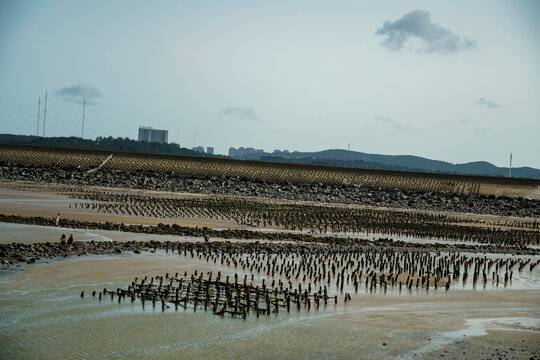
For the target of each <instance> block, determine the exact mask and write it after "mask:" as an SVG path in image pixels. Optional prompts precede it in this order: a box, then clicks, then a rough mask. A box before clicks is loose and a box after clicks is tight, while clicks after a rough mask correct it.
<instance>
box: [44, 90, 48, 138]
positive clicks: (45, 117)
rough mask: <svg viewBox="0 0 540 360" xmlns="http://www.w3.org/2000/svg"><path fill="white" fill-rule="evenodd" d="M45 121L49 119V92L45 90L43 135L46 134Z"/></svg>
mask: <svg viewBox="0 0 540 360" xmlns="http://www.w3.org/2000/svg"><path fill="white" fill-rule="evenodd" d="M45 121H47V92H46V91H45V109H44V110H43V136H45Z"/></svg>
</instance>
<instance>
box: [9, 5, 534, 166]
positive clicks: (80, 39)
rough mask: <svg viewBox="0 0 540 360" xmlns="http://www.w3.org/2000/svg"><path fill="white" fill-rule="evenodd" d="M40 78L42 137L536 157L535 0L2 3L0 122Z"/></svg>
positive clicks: (17, 115) (25, 102)
mask: <svg viewBox="0 0 540 360" xmlns="http://www.w3.org/2000/svg"><path fill="white" fill-rule="evenodd" d="M45 91H48V104H47V110H48V114H47V124H46V135H48V136H53V135H55V136H71V135H75V136H80V134H81V117H82V99H83V98H86V100H87V104H88V106H87V107H86V115H87V116H86V127H85V134H84V135H85V137H86V138H96V137H97V136H109V135H111V136H114V137H118V136H121V137H130V138H136V137H137V129H138V127H139V125H145V126H153V127H155V128H163V129H168V130H169V140H170V141H174V142H176V141H177V139H178V142H179V143H180V144H181V145H182V146H185V147H190V148H191V147H193V146H194V145H203V146H205V147H206V146H214V147H215V148H216V152H218V153H223V154H226V153H227V151H228V148H229V147H230V146H234V147H239V146H245V147H247V146H252V147H257V148H263V149H264V150H266V151H273V150H274V149H282V150H283V149H288V150H291V151H292V150H299V151H317V150H324V149H328V148H344V149H346V148H347V146H348V144H350V147H351V150H356V151H362V152H368V153H381V154H412V155H419V156H424V157H428V158H432V159H438V160H445V161H450V162H453V163H462V162H469V161H476V160H486V161H490V162H492V163H494V164H496V165H499V166H501V165H504V166H507V164H508V157H509V153H510V152H513V153H514V165H515V166H533V167H537V168H540V1H535V0H531V1H520V0H514V1H496V0H487V1H470V0H467V1H433V0H429V1H401V0H396V1H335V0H334V1H313V0H307V1H290V0H287V1H266V2H262V1H261V2H259V1H170V2H166V1H159V2H153V1H132V0H130V1H109V0H107V1H99V0H92V1H55V0H47V1H30V0H25V1H19V0H0V133H16V134H35V133H36V124H37V107H38V98H39V97H40V96H41V98H42V99H41V100H42V105H43V97H44V95H45ZM42 109H43V107H42ZM41 126H42V125H40V127H41ZM41 131H42V130H40V132H41ZM195 134H196V135H195Z"/></svg>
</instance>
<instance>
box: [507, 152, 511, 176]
mask: <svg viewBox="0 0 540 360" xmlns="http://www.w3.org/2000/svg"><path fill="white" fill-rule="evenodd" d="M508 177H509V178H511V177H512V153H510V167H509V168H508Z"/></svg>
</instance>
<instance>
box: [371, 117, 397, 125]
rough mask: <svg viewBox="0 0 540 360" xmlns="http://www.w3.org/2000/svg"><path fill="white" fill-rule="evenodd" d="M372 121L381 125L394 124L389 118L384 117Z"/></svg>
mask: <svg viewBox="0 0 540 360" xmlns="http://www.w3.org/2000/svg"><path fill="white" fill-rule="evenodd" d="M373 120H375V121H377V122H380V123H383V124H391V123H393V122H394V120H392V119H390V118H389V117H384V116H377V117H375V119H373Z"/></svg>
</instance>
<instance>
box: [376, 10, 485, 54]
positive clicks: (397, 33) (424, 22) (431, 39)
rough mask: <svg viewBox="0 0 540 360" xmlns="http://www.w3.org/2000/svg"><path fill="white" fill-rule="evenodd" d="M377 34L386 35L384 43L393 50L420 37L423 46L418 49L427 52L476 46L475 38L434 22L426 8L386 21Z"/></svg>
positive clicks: (450, 50)
mask: <svg viewBox="0 0 540 360" xmlns="http://www.w3.org/2000/svg"><path fill="white" fill-rule="evenodd" d="M375 34H376V35H381V36H386V39H385V40H384V41H383V45H384V46H385V47H386V48H387V49H388V50H391V51H399V50H401V49H402V48H403V46H404V45H405V43H406V42H407V40H409V39H410V38H417V39H420V40H421V41H422V43H423V47H421V48H420V49H418V50H419V51H420V52H425V53H433V52H443V53H451V52H458V51H461V50H465V49H469V48H472V47H474V46H475V42H474V41H473V40H471V39H468V38H466V37H463V38H462V37H460V36H458V35H456V34H454V33H453V32H451V31H450V30H448V29H445V28H443V27H442V26H440V25H439V24H436V23H434V22H432V21H431V14H430V13H429V12H428V11H424V10H415V11H411V12H410V13H407V14H405V15H403V16H402V17H401V18H400V19H398V20H396V21H385V22H384V23H383V25H382V27H381V28H379V29H377V31H376V32H375Z"/></svg>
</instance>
